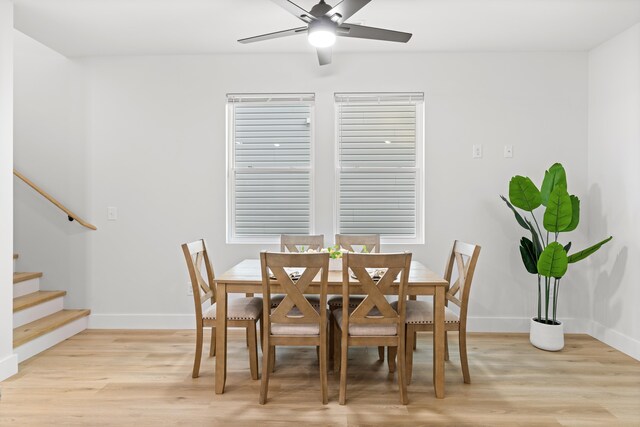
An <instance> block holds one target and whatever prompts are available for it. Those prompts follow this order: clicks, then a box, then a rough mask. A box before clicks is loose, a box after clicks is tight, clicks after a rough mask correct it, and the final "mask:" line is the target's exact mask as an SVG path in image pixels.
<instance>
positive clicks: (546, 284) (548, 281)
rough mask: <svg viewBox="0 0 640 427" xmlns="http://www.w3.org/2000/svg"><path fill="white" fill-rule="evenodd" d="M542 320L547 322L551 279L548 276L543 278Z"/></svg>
mask: <svg viewBox="0 0 640 427" xmlns="http://www.w3.org/2000/svg"><path fill="white" fill-rule="evenodd" d="M544 287H545V292H544V321H545V323H547V324H548V323H549V291H550V287H551V279H550V278H549V277H545V278H544Z"/></svg>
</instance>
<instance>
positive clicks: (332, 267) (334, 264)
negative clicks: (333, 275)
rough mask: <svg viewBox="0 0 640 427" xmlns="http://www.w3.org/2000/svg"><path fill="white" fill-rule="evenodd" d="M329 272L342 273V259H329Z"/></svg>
mask: <svg viewBox="0 0 640 427" xmlns="http://www.w3.org/2000/svg"><path fill="white" fill-rule="evenodd" d="M329 271H342V258H337V259H333V258H331V259H329Z"/></svg>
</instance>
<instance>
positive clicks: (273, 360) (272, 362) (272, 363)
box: [262, 345, 276, 372]
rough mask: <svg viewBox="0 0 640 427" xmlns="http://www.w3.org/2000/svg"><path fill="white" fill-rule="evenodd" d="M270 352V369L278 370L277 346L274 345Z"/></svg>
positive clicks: (272, 370)
mask: <svg viewBox="0 0 640 427" xmlns="http://www.w3.org/2000/svg"><path fill="white" fill-rule="evenodd" d="M269 352H271V357H270V358H269V365H267V366H268V367H269V371H271V372H274V371H275V370H276V346H275V345H272V346H271V347H270V348H269ZM262 370H263V371H264V368H262Z"/></svg>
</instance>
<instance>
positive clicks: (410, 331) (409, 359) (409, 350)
mask: <svg viewBox="0 0 640 427" xmlns="http://www.w3.org/2000/svg"><path fill="white" fill-rule="evenodd" d="M406 335H407V342H406V343H405V347H406V351H405V353H406V354H405V364H406V371H405V376H406V377H407V384H411V376H412V375H413V349H414V348H415V343H414V342H413V340H414V339H415V336H416V330H415V329H414V328H412V327H410V326H408V327H407V332H406Z"/></svg>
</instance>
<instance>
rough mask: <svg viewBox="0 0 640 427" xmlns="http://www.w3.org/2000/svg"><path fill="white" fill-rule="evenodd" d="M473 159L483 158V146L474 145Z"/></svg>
mask: <svg viewBox="0 0 640 427" xmlns="http://www.w3.org/2000/svg"><path fill="white" fill-rule="evenodd" d="M473 158H474V159H481V158H482V145H480V144H473Z"/></svg>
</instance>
